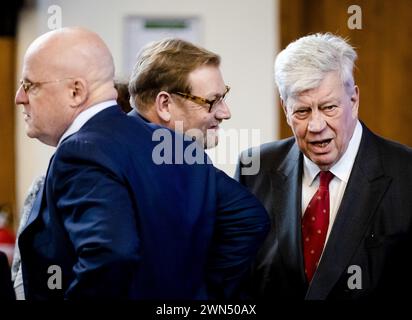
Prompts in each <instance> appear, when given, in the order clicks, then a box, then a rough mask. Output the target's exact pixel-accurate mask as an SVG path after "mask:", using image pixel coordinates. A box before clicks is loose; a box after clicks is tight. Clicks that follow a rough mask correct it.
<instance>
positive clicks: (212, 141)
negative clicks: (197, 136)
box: [203, 136, 219, 149]
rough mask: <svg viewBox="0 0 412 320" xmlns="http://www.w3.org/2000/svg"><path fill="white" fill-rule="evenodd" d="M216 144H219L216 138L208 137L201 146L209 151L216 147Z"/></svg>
mask: <svg viewBox="0 0 412 320" xmlns="http://www.w3.org/2000/svg"><path fill="white" fill-rule="evenodd" d="M218 143H219V137H218V136H210V137H207V138H206V141H205V143H204V145H203V146H204V148H205V149H211V148H214V147H216V146H217V144H218Z"/></svg>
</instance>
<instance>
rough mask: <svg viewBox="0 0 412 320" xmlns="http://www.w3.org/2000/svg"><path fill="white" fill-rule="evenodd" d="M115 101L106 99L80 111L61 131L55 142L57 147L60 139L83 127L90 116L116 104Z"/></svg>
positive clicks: (60, 141)
mask: <svg viewBox="0 0 412 320" xmlns="http://www.w3.org/2000/svg"><path fill="white" fill-rule="evenodd" d="M116 104H117V102H116V100H108V101H103V102H100V103H98V104H95V105H94V106H92V107H90V108H87V109H86V110H84V111H82V112H80V113H79V114H78V115H77V117H76V118H75V119H74V121H73V122H72V124H71V125H70V126H69V128H67V130H66V131H65V132H64V133H63V135H62V136H61V138H60V140H59V143H58V144H57V147H59V146H60V144H61V143H62V141H63V140H64V139H66V138H67V137H68V136H70V135H72V134H74V133H76V132H77V131H79V130H80V129H81V127H83V125H84V124H85V123H86V122H87V121H89V120H90V119H91V118H92V117H94V116H95V115H96V114H98V113H99V112H100V111H103V110H104V109H106V108H109V107H111V106H114V105H116Z"/></svg>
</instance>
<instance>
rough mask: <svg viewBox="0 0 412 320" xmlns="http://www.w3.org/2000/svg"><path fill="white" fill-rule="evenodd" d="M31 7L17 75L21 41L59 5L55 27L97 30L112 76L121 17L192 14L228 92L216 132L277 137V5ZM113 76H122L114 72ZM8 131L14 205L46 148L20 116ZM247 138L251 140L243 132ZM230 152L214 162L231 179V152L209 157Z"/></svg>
mask: <svg viewBox="0 0 412 320" xmlns="http://www.w3.org/2000/svg"><path fill="white" fill-rule="evenodd" d="M33 3H34V5H33V6H32V7H31V8H25V9H24V11H23V12H22V14H21V16H20V22H19V31H18V37H17V44H18V53H17V55H18V56H17V61H18V63H17V75H18V77H19V75H20V74H21V61H22V56H23V54H24V51H25V49H26V48H27V46H28V44H29V43H30V42H31V41H32V40H33V39H34V38H35V37H37V36H38V35H40V34H42V33H44V32H46V31H48V28H47V20H48V18H49V16H48V13H47V9H48V8H49V6H51V5H59V6H60V7H61V8H62V25H63V26H74V25H81V26H84V27H87V28H90V29H92V30H94V31H96V32H97V33H99V34H100V35H101V36H102V37H103V39H104V40H105V41H106V42H107V44H108V46H109V47H110V48H111V50H112V53H113V56H114V60H115V64H116V67H117V69H118V70H119V71H120V70H121V68H122V66H123V61H122V57H123V46H124V45H125V44H124V43H123V34H122V31H123V18H124V17H125V16H127V15H139V16H142V15H143V16H145V15H147V16H156V17H158V16H165V17H168V16H178V17H181V16H198V17H200V18H201V21H202V37H201V45H203V46H204V47H206V48H208V49H210V50H212V51H215V52H217V53H219V54H220V55H221V57H222V60H223V62H222V70H223V74H224V78H225V81H226V83H227V84H229V85H230V86H231V87H232V91H231V93H230V98H229V99H228V103H229V104H230V106H231V110H232V119H231V120H230V121H229V122H226V123H224V124H223V126H222V128H223V129H224V131H227V130H229V129H259V130H260V131H259V134H260V139H259V141H256V140H255V141H254V144H258V143H263V142H267V141H271V140H273V139H275V138H277V136H276V134H277V132H278V124H277V123H278V119H277V117H278V113H277V112H276V110H275V98H274V97H275V92H274V83H273V76H272V69H273V61H274V55H275V51H277V49H278V31H277V28H278V26H277V24H276V21H277V11H278V9H277V7H278V0H259V1H256V0H242V1H239V0H223V1H222V0H207V1H205V0H173V1H171V0H140V1H136V0H118V1H112V0H70V1H67V0H66V1H58V0H38V1H33ZM117 76H124V75H123V74H120V72H119V73H118V74H117ZM16 84H17V79H16ZM16 130H17V133H16V140H17V141H16V149H17V150H16V154H17V166H16V168H17V169H16V170H17V203H18V207H21V205H22V203H23V200H24V197H25V194H26V192H27V189H28V187H29V185H30V183H31V181H32V180H33V179H34V178H35V177H36V176H38V175H40V174H41V173H43V172H45V170H46V168H47V165H48V160H49V158H50V156H51V154H52V153H53V151H54V150H53V148H50V147H47V146H44V145H42V144H41V143H39V142H38V141H34V140H31V139H28V138H27V137H26V136H25V134H24V122H23V119H22V115H21V113H20V112H17V113H16ZM249 137H250V138H249V139H248V140H249V142H252V141H251V135H249ZM249 144H250V143H249ZM244 145H245V144H244V143H243V146H244ZM230 149H231V151H230V153H231V154H230V155H228V156H226V157H225V156H224V157H221V158H220V159H224V158H226V159H227V161H226V163H221V161H220V162H219V163H216V165H217V166H218V167H220V168H221V169H223V170H225V171H226V172H227V173H228V174H230V175H232V174H233V172H234V169H235V164H234V163H233V159H235V158H236V157H237V153H238V149H239V148H237V147H234V148H233V146H232V148H228V145H227V144H225V143H222V144H221V145H220V146H219V147H218V149H216V150H214V151H212V152H211V156H212V157H213V156H216V155H222V154H227V152H226V150H230ZM231 159H232V161H230V160H231ZM230 162H232V163H230Z"/></svg>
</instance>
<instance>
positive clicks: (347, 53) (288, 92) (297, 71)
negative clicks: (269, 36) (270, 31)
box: [275, 33, 357, 103]
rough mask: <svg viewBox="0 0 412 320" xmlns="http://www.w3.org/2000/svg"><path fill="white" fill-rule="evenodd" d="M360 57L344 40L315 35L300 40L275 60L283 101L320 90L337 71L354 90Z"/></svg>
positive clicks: (277, 82)
mask: <svg viewBox="0 0 412 320" xmlns="http://www.w3.org/2000/svg"><path fill="white" fill-rule="evenodd" d="M356 58H357V54H356V52H355V50H354V48H353V47H352V46H351V45H350V44H349V43H348V42H347V41H346V40H345V39H343V38H341V37H339V36H336V35H333V34H331V33H316V34H313V35H309V36H305V37H302V38H299V39H298V40H296V41H294V42H292V43H290V44H289V45H288V46H287V47H286V48H285V49H284V50H282V51H281V52H280V53H279V54H278V56H277V57H276V61H275V81H276V85H277V87H278V90H279V94H280V97H281V99H282V100H283V101H284V102H285V103H286V102H287V100H288V98H289V97H295V96H296V95H297V94H299V93H301V92H303V91H306V90H309V89H314V88H317V87H318V86H319V85H320V82H321V81H322V80H323V78H324V77H325V76H326V74H327V73H329V72H331V71H338V72H339V74H340V77H341V79H342V83H343V84H344V85H345V87H346V88H353V86H354V79H353V67H354V63H355V60H356Z"/></svg>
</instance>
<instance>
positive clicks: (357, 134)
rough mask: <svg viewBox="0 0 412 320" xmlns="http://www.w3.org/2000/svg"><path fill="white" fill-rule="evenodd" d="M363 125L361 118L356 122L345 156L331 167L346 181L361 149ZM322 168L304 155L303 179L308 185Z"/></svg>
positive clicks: (332, 170)
mask: <svg viewBox="0 0 412 320" xmlns="http://www.w3.org/2000/svg"><path fill="white" fill-rule="evenodd" d="M362 131H363V129H362V125H361V124H360V122H359V120H358V121H357V122H356V126H355V130H354V132H353V135H352V138H351V139H350V141H349V145H348V148H347V149H346V151H345V153H344V154H343V156H342V157H341V158H340V159H339V161H338V162H336V163H335V164H334V165H333V166H332V168H330V169H329V171H330V172H332V173H333V174H334V176H335V177H337V178H339V179H340V180H341V181H345V182H346V183H347V182H348V180H349V176H350V173H351V171H352V167H353V163H354V162H355V158H356V155H357V153H358V150H359V145H360V142H361V138H362ZM319 171H320V169H319V167H318V166H317V165H316V164H315V163H313V162H312V161H311V160H310V159H309V158H308V157H306V156H305V155H304V156H303V181H304V182H305V183H306V184H307V185H309V186H310V185H312V183H313V181H314V180H315V178H316V176H317V175H318V173H319Z"/></svg>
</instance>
